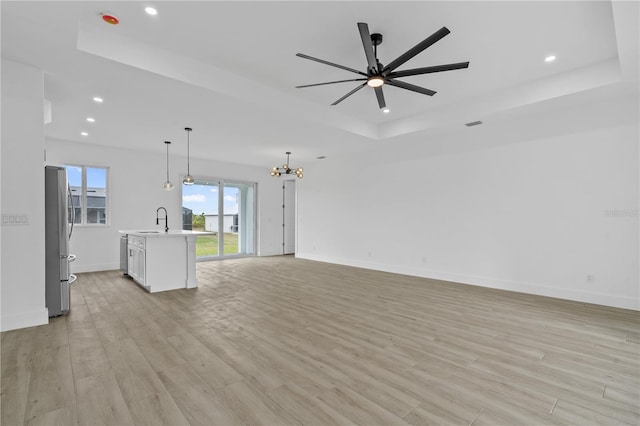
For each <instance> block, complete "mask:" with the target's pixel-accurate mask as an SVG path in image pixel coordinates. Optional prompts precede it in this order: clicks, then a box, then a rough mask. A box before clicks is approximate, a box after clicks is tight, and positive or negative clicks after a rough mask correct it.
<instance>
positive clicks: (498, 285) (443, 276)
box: [296, 253, 640, 311]
mask: <svg viewBox="0 0 640 426" xmlns="http://www.w3.org/2000/svg"><path fill="white" fill-rule="evenodd" d="M296 257H298V258H301V259H309V260H315V261H319V262H328V263H335V264H339V265H346V266H354V267H357V268H364V269H372V270H376V271H384V272H392V273H395V274H402V275H411V276H416V277H422V278H430V279H435V280H441V281H450V282H454V283H460V284H469V285H475V286H479V287H488V288H495V289H499V290H508V291H516V292H519V293H527V294H535V295H538V296H546V297H553V298H557V299H566V300H572V301H575V302H583V303H591V304H596V305H604V306H611V307H614V308H622V309H631V310H635V311H640V300H638V299H634V298H631V297H625V296H619V295H614V294H605V293H598V292H589V291H579V290H575V289H571V288H563V287H551V286H548V285H544V284H539V283H528V282H520V281H513V280H504V279H500V278H492V277H481V276H474V275H465V274H459V273H455V272H448V271H434V270H430V269H425V268H416V267H411V266H399V265H387V264H381V263H375V262H367V261H361V260H354V259H345V258H335V257H332V256H322V255H316V254H314V253H297V254H296Z"/></svg>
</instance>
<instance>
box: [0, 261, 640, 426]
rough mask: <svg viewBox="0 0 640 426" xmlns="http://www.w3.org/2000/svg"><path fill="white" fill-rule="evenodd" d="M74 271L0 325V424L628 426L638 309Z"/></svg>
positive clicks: (265, 279)
mask: <svg viewBox="0 0 640 426" xmlns="http://www.w3.org/2000/svg"><path fill="white" fill-rule="evenodd" d="M198 278H199V282H200V287H199V288H198V289H194V290H177V291H171V292H164V293H157V294H148V293H146V292H144V291H143V290H142V289H140V288H139V287H138V286H137V285H135V284H134V283H133V282H132V281H130V280H128V279H126V278H124V277H123V276H122V275H121V274H120V273H119V272H116V271H110V272H100V273H90V274H80V276H79V279H78V281H77V283H76V284H74V285H73V289H72V290H73V291H72V310H71V313H70V315H68V316H66V317H61V318H57V319H54V320H52V322H51V323H50V324H49V325H46V326H40V327H33V328H29V329H23V330H16V331H10V332H5V333H2V413H1V420H2V425H19V424H29V425H40V424H61V425H71V424H81V425H97V424H110V425H128V424H140V425H143V424H146V425H160V424H172V425H174V424H175V425H178V424H191V425H213V424H219V425H239V424H251V425H254V424H265V425H281V424H287V425H288V424H310V425H330V424H359V425H376V424H381V425H382V424H384V425H391V424H407V423H408V424H413V425H422V424H460V425H469V424H473V425H482V424H485V425H516V424H518V425H526V424H531V425H541V424H578V425H587V424H597V425H613V424H634V425H637V424H638V423H639V422H640V415H639V408H638V407H639V390H638V389H639V385H640V378H639V366H640V364H639V363H640V354H639V350H640V349H639V343H640V340H639V337H640V332H639V329H640V315H639V313H638V312H632V311H625V310H620V309H612V308H605V307H599V306H593V305H585V304H581V303H574V302H567V301H560V300H556V299H550V298H543V297H537V296H530V295H523V294H515V293H508V292H502V291H497V290H491V289H483V288H479V287H472V286H464V285H458V284H451V283H444V282H438V281H432V280H426V279H419V278H412V277H407V276H400V275H394V274H387V273H382V272H374V271H367V270H362V269H356V268H349V267H344V266H337V265H330V264H325V263H319V262H311V261H305V260H300V259H295V258H292V257H267V258H249V259H236V260H228V261H223V262H208V263H199V264H198Z"/></svg>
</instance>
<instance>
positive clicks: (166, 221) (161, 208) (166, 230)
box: [156, 207, 169, 232]
mask: <svg viewBox="0 0 640 426" xmlns="http://www.w3.org/2000/svg"><path fill="white" fill-rule="evenodd" d="M160 210H164V232H169V217H168V216H167V209H165V208H164V207H158V209H157V210H156V225H160V218H159V216H160Z"/></svg>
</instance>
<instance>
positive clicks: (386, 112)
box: [382, 108, 391, 114]
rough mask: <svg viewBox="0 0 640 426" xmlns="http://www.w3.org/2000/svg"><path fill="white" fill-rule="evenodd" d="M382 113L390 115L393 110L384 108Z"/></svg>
mask: <svg viewBox="0 0 640 426" xmlns="http://www.w3.org/2000/svg"><path fill="white" fill-rule="evenodd" d="M382 112H384V113H385V114H389V113H390V112H391V110H390V109H389V108H383V109H382Z"/></svg>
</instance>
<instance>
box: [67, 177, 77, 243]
mask: <svg viewBox="0 0 640 426" xmlns="http://www.w3.org/2000/svg"><path fill="white" fill-rule="evenodd" d="M67 190H68V191H69V198H70V199H71V228H70V229H69V239H71V234H73V224H74V223H76V207H75V206H74V205H73V192H71V185H69V182H67Z"/></svg>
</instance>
